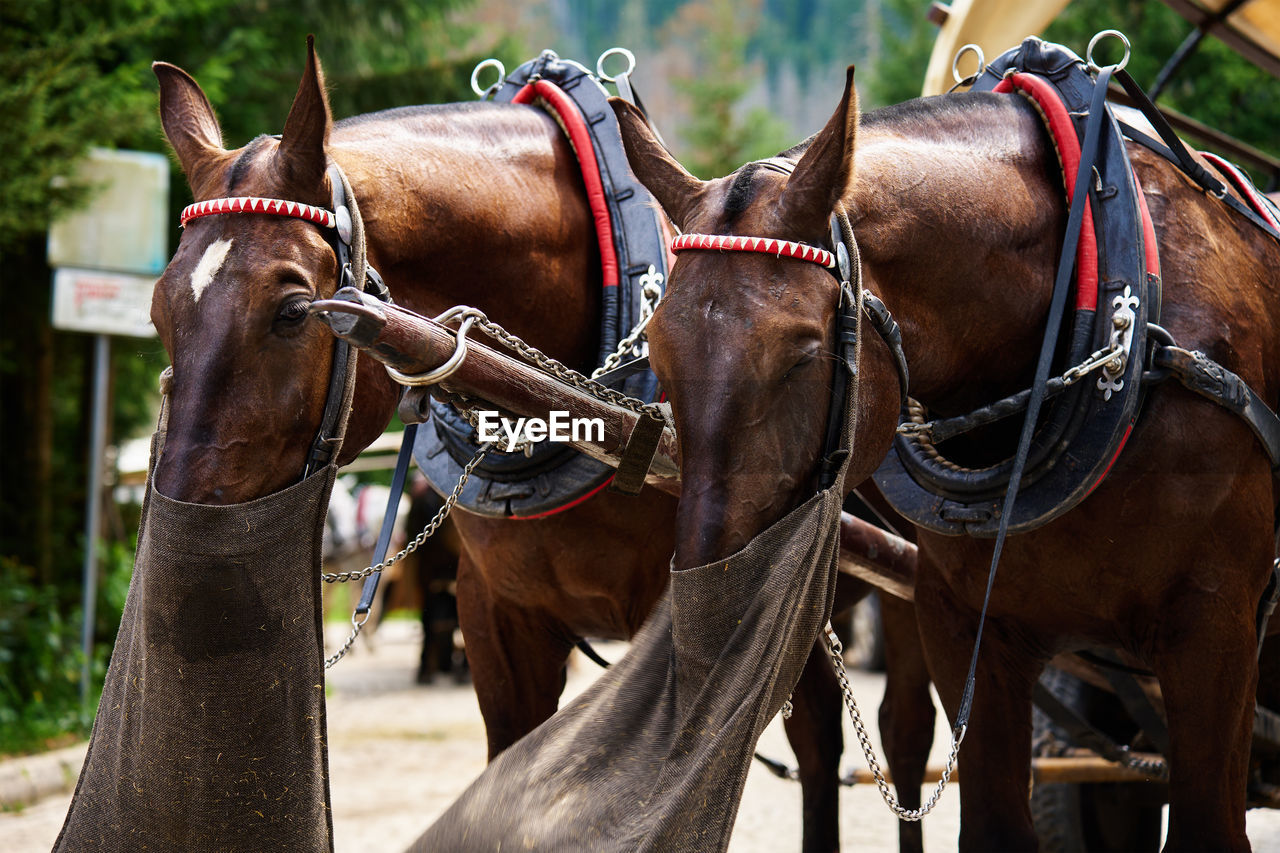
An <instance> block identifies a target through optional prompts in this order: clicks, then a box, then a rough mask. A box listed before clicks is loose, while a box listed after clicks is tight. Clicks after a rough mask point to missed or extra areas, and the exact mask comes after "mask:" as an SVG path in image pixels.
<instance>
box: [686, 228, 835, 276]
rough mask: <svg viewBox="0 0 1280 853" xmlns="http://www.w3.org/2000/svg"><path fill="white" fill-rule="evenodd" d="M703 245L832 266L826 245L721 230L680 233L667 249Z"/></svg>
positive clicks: (708, 247) (832, 258)
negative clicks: (736, 234)
mask: <svg viewBox="0 0 1280 853" xmlns="http://www.w3.org/2000/svg"><path fill="white" fill-rule="evenodd" d="M686 249H707V250H714V251H720V252H760V253H762V254H766V255H774V256H776V257H779V258H795V259H797V260H801V261H809V262H811V263H815V264H818V265H819V266H824V267H828V268H832V267H835V265H836V256H835V255H833V254H832V253H831V252H828V251H827V250H826V249H820V248H818V247H817V246H808V245H805V244H804V243H793V242H792V241H790V240H775V239H772V238H768V237H731V236H728V235H725V234H681V235H679V236H677V237H676V238H675V239H674V240H672V241H671V251H672V252H680V251H683V250H686Z"/></svg>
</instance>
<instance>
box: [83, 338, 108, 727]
mask: <svg viewBox="0 0 1280 853" xmlns="http://www.w3.org/2000/svg"><path fill="white" fill-rule="evenodd" d="M93 359H94V370H93V428H92V432H91V435H90V438H89V490H88V493H87V494H86V496H85V523H84V608H83V609H84V619H83V623H82V625H81V632H80V639H81V643H80V645H81V651H82V652H83V654H84V660H83V661H82V663H81V669H80V701H81V703H82V704H87V703H88V701H89V683H90V677H91V672H92V668H93V624H94V621H95V619H96V616H97V614H96V612H95V611H96V609H97V602H98V552H97V545H98V531H99V529H100V528H101V520H100V519H101V516H102V479H103V478H102V469H103V466H104V464H105V460H104V457H105V456H106V443H107V415H108V412H107V389H108V381H109V379H110V375H109V372H110V369H111V338H110V337H109V336H107V335H97V336H95V339H94V349H93Z"/></svg>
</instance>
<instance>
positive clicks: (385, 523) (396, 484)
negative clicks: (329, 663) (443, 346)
mask: <svg viewBox="0 0 1280 853" xmlns="http://www.w3.org/2000/svg"><path fill="white" fill-rule="evenodd" d="M417 434H418V425H417V424H406V425H405V428H404V437H403V438H402V439H400V454H399V455H398V456H397V457H396V469H395V472H394V473H393V474H392V475H391V492H390V493H389V494H388V495H387V510H386V512H384V513H383V515H382V529H381V530H379V531H378V542H377V544H376V545H375V546H374V549H373V562H372V563H371V564H370V565H374V566H376V565H378V564H379V563H381V562H382V561H383V560H385V559H386V558H387V551H388V550H389V549H390V547H391V534H392V532H393V531H394V530H395V526H396V515H397V513H398V511H399V509H400V496H401V495H402V494H404V481H405V477H406V476H407V475H408V471H409V462H410V461H412V459H413V440H414V438H415V437H416V436H417ZM381 578H382V572H374V573H373V574H371V575H369V577H367V578H365V579H364V586H362V587H361V588H360V602H359V603H358V604H357V605H356V615H357V616H361V615H363V614H365V613H368V612H369V608H370V607H372V606H373V596H374V594H375V593H376V592H377V591H378V581H379V580H380V579H381Z"/></svg>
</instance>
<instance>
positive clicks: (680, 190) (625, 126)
mask: <svg viewBox="0 0 1280 853" xmlns="http://www.w3.org/2000/svg"><path fill="white" fill-rule="evenodd" d="M609 103H610V104H612V105H613V112H614V114H615V115H616V116H617V117H618V129H619V130H620V131H622V144H623V145H624V146H625V147H626V149H627V160H628V161H630V163H631V171H633V172H635V174H636V177H637V178H639V179H640V183H642V184H644V185H645V187H646V188H647V189H648V190H649V192H651V193H653V197H654V198H655V199H657V200H658V204H660V205H662V209H663V210H665V211H666V212H667V216H670V217H671V220H672V221H673V222H675V224H676V225H677V226H679V227H680V228H681V229H684V228H685V221H686V220H687V218H688V216H689V214H690V212H692V210H693V208H694V207H695V206H696V203H697V201H698V196H699V195H700V194H701V191H702V186H703V183H702V181H700V180H698V179H697V178H695V177H694V176H693V175H690V174H689V173H688V172H686V171H685V169H684V167H683V166H681V165H680V164H679V163H678V162H676V159H675V158H674V157H672V156H671V155H670V154H669V153H668V152H667V149H666V147H665V146H663V144H662V143H661V142H659V141H658V138H657V137H656V136H654V134H653V131H652V130H651V129H650V128H649V123H648V122H647V121H646V120H645V118H644V116H643V115H641V113H640V111H639V110H637V109H636V108H635V107H634V106H632V105H631V104H629V103H627V102H626V101H624V100H623V99H622V98H610V99H609Z"/></svg>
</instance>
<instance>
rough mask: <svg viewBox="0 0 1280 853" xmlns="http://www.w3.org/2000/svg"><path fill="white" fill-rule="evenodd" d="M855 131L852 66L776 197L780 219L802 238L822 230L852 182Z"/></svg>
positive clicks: (855, 118) (856, 100) (855, 108)
mask: <svg viewBox="0 0 1280 853" xmlns="http://www.w3.org/2000/svg"><path fill="white" fill-rule="evenodd" d="M857 133H858V92H857V90H856V89H854V86H853V66H852V65H850V66H849V68H848V70H847V71H846V72H845V81H844V96H843V97H841V99H840V106H838V107H836V111H835V113H833V114H832V116H831V118H830V119H829V120H828V121H827V125H826V127H824V128H822V130H820V131H818V134H817V135H816V136H814V137H813V140H812V141H811V142H810V143H809V148H808V150H807V151H805V153H804V156H802V157H801V158H800V162H799V163H798V164H796V170H795V172H793V173H792V175H791V178H790V179H789V180H788V181H787V186H786V189H784V190H783V192H782V197H781V198H780V199H779V201H778V207H779V215H780V217H781V218H782V221H783V222H786V223H788V224H789V225H791V226H793V227H795V228H796V229H797V233H798V234H799V235H800V236H801V237H803V238H812V237H813V236H815V235H818V234H825V233H826V230H827V222H828V220H829V219H830V218H831V213H832V211H833V210H835V207H836V205H837V204H838V203H839V202H840V200H841V199H843V198H844V197H845V196H846V195H847V194H848V192H849V189H850V187H851V186H852V184H853V149H854V141H855V137H856V136H857Z"/></svg>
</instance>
